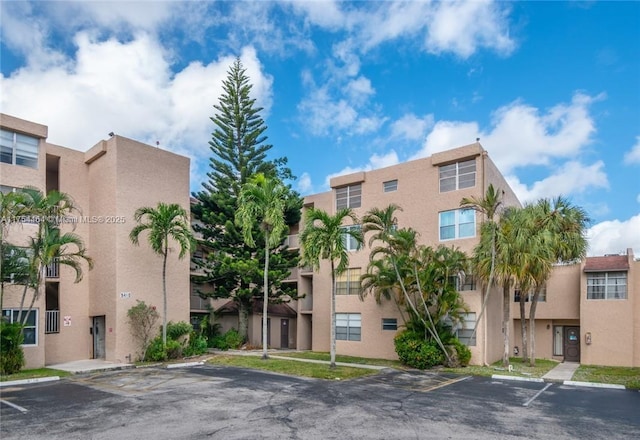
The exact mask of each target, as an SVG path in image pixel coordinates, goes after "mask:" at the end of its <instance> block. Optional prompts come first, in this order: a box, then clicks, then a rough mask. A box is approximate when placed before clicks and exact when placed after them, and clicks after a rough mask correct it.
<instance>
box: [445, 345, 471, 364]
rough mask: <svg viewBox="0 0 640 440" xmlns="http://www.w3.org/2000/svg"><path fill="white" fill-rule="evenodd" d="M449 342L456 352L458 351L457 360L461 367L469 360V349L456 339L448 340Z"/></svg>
mask: <svg viewBox="0 0 640 440" xmlns="http://www.w3.org/2000/svg"><path fill="white" fill-rule="evenodd" d="M449 344H450V345H453V346H454V347H455V349H456V352H457V353H458V361H459V362H460V365H461V366H463V367H466V366H467V365H469V361H471V350H469V347H467V346H466V345H464V344H463V343H462V342H460V341H459V340H458V339H453V340H451V341H449Z"/></svg>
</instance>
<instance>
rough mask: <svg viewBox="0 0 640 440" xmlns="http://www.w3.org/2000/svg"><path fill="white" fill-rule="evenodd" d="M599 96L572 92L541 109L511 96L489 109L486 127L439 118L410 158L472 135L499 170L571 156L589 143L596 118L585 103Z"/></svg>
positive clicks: (464, 141)
mask: <svg viewBox="0 0 640 440" xmlns="http://www.w3.org/2000/svg"><path fill="white" fill-rule="evenodd" d="M603 97H604V96H603V95H599V96H596V97H590V96H587V95H584V94H582V93H576V94H575V95H574V96H573V98H572V100H571V103H570V104H564V103H561V104H557V105H555V106H553V107H552V108H550V109H549V110H547V111H546V112H541V111H540V110H539V109H537V108H535V107H532V106H530V105H527V104H524V103H522V102H520V101H515V102H512V103H511V104H508V105H506V106H503V107H500V108H499V109H498V110H496V111H495V112H493V115H492V121H491V126H490V127H487V128H486V129H484V130H483V129H481V128H480V127H479V125H478V123H477V122H463V121H438V122H437V123H436V124H435V126H434V127H433V129H432V130H431V132H430V133H429V135H428V136H427V139H426V141H425V143H424V146H423V148H422V150H420V151H419V152H418V153H417V154H416V155H415V156H414V158H417V157H425V156H429V155H431V154H433V153H436V152H439V151H444V150H447V149H450V148H453V147H458V146H460V145H468V144H470V143H473V142H474V141H475V139H476V138H477V137H479V138H480V142H481V143H482V145H483V146H485V148H486V149H487V151H489V153H490V155H491V157H492V159H493V161H494V162H495V163H496V165H497V166H498V168H499V169H500V170H501V171H502V172H503V174H507V173H509V172H511V171H512V170H513V169H515V168H517V167H524V166H530V165H548V164H549V163H550V162H551V160H552V159H557V158H561V159H563V158H573V157H575V156H576V155H577V154H578V153H580V152H581V150H582V149H583V148H585V147H586V146H587V145H588V144H589V143H590V142H591V137H592V135H593V134H594V133H595V123H594V121H593V118H592V117H591V115H590V114H589V105H590V104H591V103H593V102H594V101H596V100H598V99H603Z"/></svg>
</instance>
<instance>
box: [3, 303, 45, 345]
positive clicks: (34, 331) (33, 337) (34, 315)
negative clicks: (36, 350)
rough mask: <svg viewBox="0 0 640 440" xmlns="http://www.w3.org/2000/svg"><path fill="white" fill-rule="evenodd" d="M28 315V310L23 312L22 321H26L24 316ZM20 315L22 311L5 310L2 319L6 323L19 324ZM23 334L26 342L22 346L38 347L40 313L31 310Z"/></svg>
mask: <svg viewBox="0 0 640 440" xmlns="http://www.w3.org/2000/svg"><path fill="white" fill-rule="evenodd" d="M26 313H27V311H26V310H24V311H23V314H22V319H23V320H24V315H25V314H26ZM19 314H20V310H17V309H3V310H2V319H3V320H4V321H5V322H8V323H12V322H19V320H18V315H19ZM22 334H23V335H24V342H23V343H22V345H38V311H37V310H31V311H30V312H29V316H28V318H27V320H26V322H25V325H24V328H23V329H22Z"/></svg>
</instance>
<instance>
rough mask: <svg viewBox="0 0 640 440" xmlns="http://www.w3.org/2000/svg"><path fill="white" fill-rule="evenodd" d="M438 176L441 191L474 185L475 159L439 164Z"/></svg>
mask: <svg viewBox="0 0 640 440" xmlns="http://www.w3.org/2000/svg"><path fill="white" fill-rule="evenodd" d="M439 177H440V185H439V188H440V192H441V193H443V192H449V191H457V190H459V189H464V188H473V187H474V186H476V159H475V158H473V159H469V160H463V161H460V162H455V163H451V164H448V165H441V166H440V168H439ZM452 184H453V185H452ZM443 188H444V189H443Z"/></svg>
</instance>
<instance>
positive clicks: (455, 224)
mask: <svg viewBox="0 0 640 440" xmlns="http://www.w3.org/2000/svg"><path fill="white" fill-rule="evenodd" d="M475 236H476V212H475V211H474V210H473V209H454V210H453V211H443V212H441V213H440V241H443V240H454V239H456V238H468V237H475Z"/></svg>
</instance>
